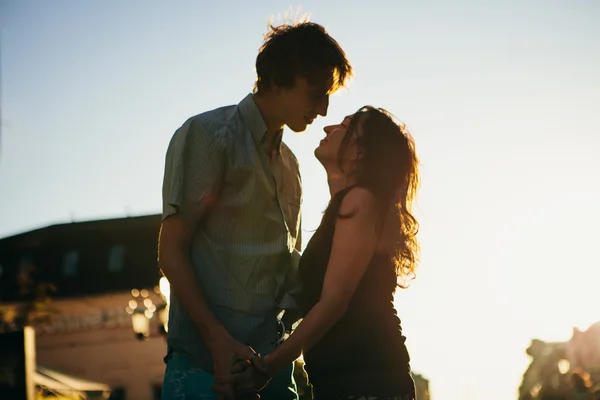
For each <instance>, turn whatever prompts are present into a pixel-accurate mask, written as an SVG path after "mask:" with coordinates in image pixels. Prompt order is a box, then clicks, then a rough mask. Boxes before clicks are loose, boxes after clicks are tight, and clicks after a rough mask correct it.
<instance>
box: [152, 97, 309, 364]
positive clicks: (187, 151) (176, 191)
mask: <svg viewBox="0 0 600 400" xmlns="http://www.w3.org/2000/svg"><path fill="white" fill-rule="evenodd" d="M266 131H267V127H266V125H265V122H264V120H263V118H262V116H261V114H260V111H259V110H258V107H257V106H256V103H255V102H254V99H253V97H252V95H248V96H246V97H245V98H244V99H243V100H242V101H241V102H240V103H239V104H238V105H236V106H228V107H222V108H218V109H215V110H212V111H209V112H205V113H203V114H200V115H197V116H195V117H192V118H190V119H189V120H187V121H186V122H185V123H184V124H183V126H182V127H181V128H179V129H178V130H177V131H176V132H175V134H174V135H173V138H172V139H171V142H170V144H169V148H168V151H167V156H166V163H165V175H164V182H163V215H162V217H163V220H164V219H166V218H168V217H169V216H170V215H172V214H175V213H178V214H179V215H180V216H181V217H182V218H186V219H188V220H189V221H191V222H193V223H194V224H195V226H196V230H195V233H194V236H193V239H192V245H191V249H190V258H191V262H192V264H193V266H194V268H195V271H196V275H197V279H198V284H199V286H200V288H201V290H202V291H203V293H204V295H205V297H206V299H207V301H208V303H209V305H210V307H211V309H212V311H213V312H214V314H215V315H216V317H217V319H218V320H219V321H221V323H222V324H223V325H224V327H225V328H226V329H227V331H228V332H230V334H231V335H232V336H233V337H234V338H235V339H237V340H238V341H240V342H242V343H244V344H247V345H249V346H252V347H253V348H254V349H255V350H256V351H259V352H262V353H268V352H269V351H272V349H273V348H274V344H273V341H274V340H275V339H276V333H277V319H276V317H277V315H278V314H279V312H280V311H281V310H282V309H285V308H288V307H293V300H292V296H291V292H293V291H294V290H298V279H297V260H298V258H299V257H298V251H299V249H300V236H301V223H300V208H301V203H302V191H301V181H300V172H299V168H298V162H297V160H296V158H295V157H294V155H293V154H292V152H291V150H290V149H289V148H288V147H287V146H286V145H285V144H284V143H283V142H282V141H281V137H279V138H278V140H277V141H276V143H275V144H276V145H275V149H274V151H273V154H267V143H266V141H265V140H264V138H265V133H266ZM168 344H169V346H170V347H171V348H172V349H173V350H175V351H177V352H180V353H183V354H186V355H188V356H190V357H192V358H193V359H194V360H196V361H198V362H199V363H200V366H201V367H202V368H204V369H206V370H209V371H212V360H211V357H210V354H209V352H208V349H207V348H206V346H205V345H204V343H202V340H201V337H200V335H199V332H198V330H197V328H196V327H195V326H194V324H193V322H192V321H191V319H190V318H189V317H188V315H187V314H186V313H185V311H184V309H183V307H182V305H181V303H180V302H179V301H178V300H177V298H176V297H174V296H173V295H172V296H171V305H170V311H169V333H168Z"/></svg>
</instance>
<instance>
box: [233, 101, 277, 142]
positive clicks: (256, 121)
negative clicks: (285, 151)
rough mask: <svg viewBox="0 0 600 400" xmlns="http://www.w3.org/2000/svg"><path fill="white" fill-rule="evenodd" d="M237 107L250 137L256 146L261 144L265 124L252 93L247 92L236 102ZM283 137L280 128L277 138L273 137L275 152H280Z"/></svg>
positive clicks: (264, 132)
mask: <svg viewBox="0 0 600 400" xmlns="http://www.w3.org/2000/svg"><path fill="white" fill-rule="evenodd" d="M238 108H239V110H240V112H241V113H242V117H243V118H244V120H245V121H246V124H247V126H248V128H249V129H250V132H251V133H252V137H253V138H254V141H255V142H256V144H257V146H262V144H263V143H264V141H265V137H266V133H267V125H266V124H265V121H264V119H263V117H262V114H261V113H260V110H259V109H258V106H257V105H256V102H255V101H254V97H252V94H248V95H247V96H246V97H244V99H243V100H242V101H241V102H240V103H239V104H238ZM282 139H283V129H281V130H280V131H279V132H278V133H277V138H276V139H275V149H276V150H277V153H281V143H282Z"/></svg>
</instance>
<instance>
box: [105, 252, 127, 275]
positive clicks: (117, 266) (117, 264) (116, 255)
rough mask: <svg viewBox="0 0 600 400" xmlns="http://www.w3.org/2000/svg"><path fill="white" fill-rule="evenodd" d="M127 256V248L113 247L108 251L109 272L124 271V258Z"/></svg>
mask: <svg viewBox="0 0 600 400" xmlns="http://www.w3.org/2000/svg"><path fill="white" fill-rule="evenodd" d="M124 256H125V247H123V246H112V247H111V248H110V250H109V251H108V270H109V271H110V272H119V271H122V270H123V258H124Z"/></svg>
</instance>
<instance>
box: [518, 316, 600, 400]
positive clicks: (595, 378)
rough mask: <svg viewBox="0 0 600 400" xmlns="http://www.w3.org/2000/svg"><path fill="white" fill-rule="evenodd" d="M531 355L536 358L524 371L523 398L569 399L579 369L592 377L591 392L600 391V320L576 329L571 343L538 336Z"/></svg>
mask: <svg viewBox="0 0 600 400" xmlns="http://www.w3.org/2000/svg"><path fill="white" fill-rule="evenodd" d="M527 354H528V355H529V356H531V358H532V360H531V364H530V365H529V367H528V368H527V370H526V371H525V373H524V374H523V381H522V383H521V387H520V388H519V400H532V399H545V398H567V396H568V393H569V390H570V388H571V376H572V374H573V373H574V372H575V371H581V372H582V373H583V374H585V375H586V376H589V378H590V382H591V388H590V391H592V392H597V393H600V322H597V323H595V324H593V325H591V326H590V327H589V328H588V329H587V330H585V331H580V330H579V329H577V328H574V329H573V336H572V337H571V339H570V340H569V341H567V342H554V343H548V342H543V341H541V340H538V339H534V340H532V342H531V345H530V346H529V348H527Z"/></svg>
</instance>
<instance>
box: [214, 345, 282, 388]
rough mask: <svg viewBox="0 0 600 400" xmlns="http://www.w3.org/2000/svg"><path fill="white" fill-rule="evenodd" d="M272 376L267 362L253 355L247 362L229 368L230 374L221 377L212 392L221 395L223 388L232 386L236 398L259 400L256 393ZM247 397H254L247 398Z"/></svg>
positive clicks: (257, 355) (240, 362) (237, 363)
mask: <svg viewBox="0 0 600 400" xmlns="http://www.w3.org/2000/svg"><path fill="white" fill-rule="evenodd" d="M273 375H274V374H272V373H271V371H270V368H269V363H268V361H267V360H265V359H264V358H262V357H261V356H260V355H259V354H256V353H255V354H254V356H253V357H252V358H251V359H249V360H244V361H238V362H236V363H235V364H234V365H233V366H232V368H231V374H229V375H228V376H226V377H223V379H221V381H220V382H219V384H218V385H217V384H215V386H213V390H215V391H216V392H217V393H221V392H222V391H224V389H225V387H227V386H233V388H234V392H235V394H236V397H237V398H240V399H241V398H243V399H247V398H260V396H259V395H258V392H260V391H261V390H262V389H264V388H265V386H267V384H268V383H269V381H270V380H271V378H272V377H273ZM248 395H251V396H252V395H254V396H256V397H247V396H248Z"/></svg>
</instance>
